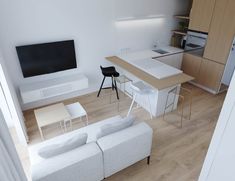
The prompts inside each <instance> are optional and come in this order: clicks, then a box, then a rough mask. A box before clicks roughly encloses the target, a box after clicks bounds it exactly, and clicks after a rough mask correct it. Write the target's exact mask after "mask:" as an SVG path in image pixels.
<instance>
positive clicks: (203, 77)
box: [197, 58, 225, 92]
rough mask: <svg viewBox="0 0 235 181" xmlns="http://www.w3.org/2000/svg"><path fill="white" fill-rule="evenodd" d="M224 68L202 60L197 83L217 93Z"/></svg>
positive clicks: (215, 63)
mask: <svg viewBox="0 0 235 181" xmlns="http://www.w3.org/2000/svg"><path fill="white" fill-rule="evenodd" d="M224 67H225V66H224V65H222V64H219V63H217V62H214V61H211V60H208V59H205V58H202V62H201V67H200V71H199V74H198V79H197V83H198V84H200V85H203V86H205V87H207V88H209V89H211V90H214V91H215V92H218V90H219V88H220V84H221V79H222V76H223V72H224Z"/></svg>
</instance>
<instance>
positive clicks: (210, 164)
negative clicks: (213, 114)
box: [199, 74, 235, 181]
mask: <svg viewBox="0 0 235 181" xmlns="http://www.w3.org/2000/svg"><path fill="white" fill-rule="evenodd" d="M234 163H235V74H233V78H232V81H231V84H230V87H229V90H228V93H227V96H226V99H225V101H224V105H223V108H222V111H221V113H220V117H219V120H218V123H217V125H216V129H215V132H214V135H213V137H212V141H211V144H210V147H209V150H208V153H207V156H206V159H205V162H204V164H203V168H202V171H201V174H200V177H199V181H234V180H235V167H234Z"/></svg>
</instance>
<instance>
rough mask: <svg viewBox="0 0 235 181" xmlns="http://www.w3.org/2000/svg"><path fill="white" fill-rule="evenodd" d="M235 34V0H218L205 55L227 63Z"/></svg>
mask: <svg viewBox="0 0 235 181" xmlns="http://www.w3.org/2000/svg"><path fill="white" fill-rule="evenodd" d="M234 36H235V0H216V5H215V9H214V14H213V18H212V21H211V25H210V31H209V34H208V40H207V44H206V48H205V52H204V57H205V58H207V59H210V60H214V61H216V62H219V63H222V64H226V62H227V59H228V55H229V52H230V50H231V46H232V42H233V39H234Z"/></svg>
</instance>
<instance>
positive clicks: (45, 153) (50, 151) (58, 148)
mask: <svg viewBox="0 0 235 181" xmlns="http://www.w3.org/2000/svg"><path fill="white" fill-rule="evenodd" d="M87 137H88V135H87V133H79V134H75V135H71V136H68V137H67V138H66V139H64V140H62V141H61V140H57V142H55V143H53V144H51V145H46V146H45V147H42V148H40V149H39V150H38V154H39V156H41V157H42V158H50V157H53V156H56V155H59V154H62V153H66V152H68V151H71V150H73V149H75V148H78V147H80V146H82V145H85V144H86V141H87Z"/></svg>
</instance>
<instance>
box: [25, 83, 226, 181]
mask: <svg viewBox="0 0 235 181" xmlns="http://www.w3.org/2000/svg"><path fill="white" fill-rule="evenodd" d="M184 87H187V88H189V89H191V90H192V92H193V104H192V117H191V120H184V121H183V127H182V128H179V127H178V126H176V125H175V123H174V124H171V123H169V122H168V121H164V120H163V119H162V117H159V118H154V119H152V120H150V118H149V114H148V113H147V112H146V111H145V110H143V109H142V108H138V109H135V110H134V111H133V113H134V114H135V115H136V116H137V118H138V119H139V120H143V121H146V122H147V123H148V124H149V125H150V126H151V127H152V128H153V130H154V137H153V146H152V156H151V164H150V165H147V164H146V160H143V161H140V162H138V163H136V164H135V165H133V166H131V167H129V168H126V169H124V170H123V171H121V172H119V173H117V174H115V175H113V176H111V177H110V178H107V180H108V181H120V180H125V181H132V180H133V181H139V180H140V181H142V180H145V181H152V180H157V181H196V180H197V179H198V176H199V173H200V170H201V167H202V164H203V160H204V157H205V155H206V152H207V149H208V146H209V143H210V140H211V136H212V134H213V131H214V128H215V125H216V122H217V119H218V116H219V113H220V110H221V107H222V105H223V101H224V98H225V95H226V93H225V92H224V93H222V94H219V95H211V94H209V93H207V92H205V91H203V90H201V89H199V88H196V87H194V86H192V85H190V84H185V85H184ZM76 101H79V102H80V103H81V104H82V105H83V106H84V108H85V109H86V110H87V112H88V115H89V123H90V124H91V123H95V122H97V121H100V120H103V119H105V118H109V117H112V116H115V115H117V114H120V115H122V116H125V115H126V113H127V110H128V108H129V106H130V103H131V99H130V98H128V97H123V95H122V97H121V101H120V103H119V104H120V111H118V103H117V102H116V99H115V94H112V100H111V103H110V96H109V92H107V91H106V92H105V93H102V95H101V97H100V98H97V97H96V93H92V94H89V95H85V96H81V97H77V98H74V99H70V100H67V101H64V103H65V104H69V103H72V102H76ZM24 116H25V119H26V126H27V130H28V134H29V138H30V142H29V146H30V145H33V144H35V143H38V142H41V139H40V135H39V131H38V128H37V124H36V120H35V116H34V113H33V110H28V111H25V112H24ZM173 121H174V120H173ZM176 121H178V120H176ZM176 124H177V122H176ZM82 126H84V125H83V124H82V123H75V126H74V127H75V129H78V128H79V127H82ZM43 132H44V135H45V137H46V138H47V139H49V138H51V137H54V136H57V135H60V134H63V133H62V132H61V130H60V127H59V125H52V126H49V127H48V128H46V129H44V130H43Z"/></svg>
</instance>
